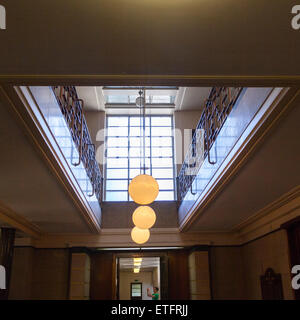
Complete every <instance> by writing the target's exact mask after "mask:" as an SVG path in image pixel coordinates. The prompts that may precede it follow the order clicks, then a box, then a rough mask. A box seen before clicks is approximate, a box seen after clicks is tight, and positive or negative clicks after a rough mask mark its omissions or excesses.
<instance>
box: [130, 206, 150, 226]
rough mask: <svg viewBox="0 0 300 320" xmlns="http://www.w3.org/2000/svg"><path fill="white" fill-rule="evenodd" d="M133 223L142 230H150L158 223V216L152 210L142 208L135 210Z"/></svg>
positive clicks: (145, 207) (146, 207)
mask: <svg viewBox="0 0 300 320" xmlns="http://www.w3.org/2000/svg"><path fill="white" fill-rule="evenodd" d="M132 221H133V223H134V225H135V226H136V227H138V228H140V229H150V228H151V227H152V226H153V225H154V223H155V221H156V214H155V212H154V210H153V209H152V208H150V207H148V206H140V207H138V208H136V209H135V210H134V212H133V215H132Z"/></svg>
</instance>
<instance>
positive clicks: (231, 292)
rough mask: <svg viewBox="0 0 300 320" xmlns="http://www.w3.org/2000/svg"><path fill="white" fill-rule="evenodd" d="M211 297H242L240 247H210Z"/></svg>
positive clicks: (242, 280) (242, 282)
mask: <svg viewBox="0 0 300 320" xmlns="http://www.w3.org/2000/svg"><path fill="white" fill-rule="evenodd" d="M211 273H212V277H211V279H212V296H213V299H221V300H223V299H243V298H244V269H243V256H242V248H241V247H214V248H211Z"/></svg>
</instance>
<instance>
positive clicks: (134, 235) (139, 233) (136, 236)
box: [131, 227, 150, 244]
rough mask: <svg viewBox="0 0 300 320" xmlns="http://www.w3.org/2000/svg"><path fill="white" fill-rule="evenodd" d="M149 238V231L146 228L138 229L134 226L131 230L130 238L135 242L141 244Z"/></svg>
mask: <svg viewBox="0 0 300 320" xmlns="http://www.w3.org/2000/svg"><path fill="white" fill-rule="evenodd" d="M149 238H150V231H149V230H148V229H140V228H137V227H134V228H133V229H132V230H131V239H132V240H133V241H134V242H135V243H137V244H143V243H145V242H147V241H148V240H149Z"/></svg>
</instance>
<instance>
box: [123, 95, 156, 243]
mask: <svg viewBox="0 0 300 320" xmlns="http://www.w3.org/2000/svg"><path fill="white" fill-rule="evenodd" d="M136 105H137V107H139V108H140V132H141V131H142V129H143V136H142V134H140V136H141V148H140V160H142V159H143V165H142V163H141V161H140V166H141V172H140V175H138V176H136V177H135V178H133V179H132V181H131V182H130V184H129V187H128V192H129V195H130V197H131V198H132V200H133V201H134V202H136V203H138V204H141V205H146V204H150V203H152V202H153V201H154V200H155V199H156V198H157V196H158V193H159V186H158V183H157V181H156V180H155V179H154V178H153V177H152V176H150V175H148V174H146V152H145V150H146V133H145V128H146V92H145V89H144V90H143V91H142V90H140V91H139V97H138V98H137V99H136ZM142 112H143V115H142ZM142 120H143V128H142ZM142 138H143V142H142ZM142 146H143V148H142ZM142 150H143V157H142V155H141V151H142ZM132 220H133V222H134V224H135V225H136V227H134V228H133V229H132V231H131V238H132V240H133V241H134V242H135V243H137V244H143V243H145V242H147V241H148V240H149V237H150V231H149V228H151V227H152V226H153V225H154V223H155V221H156V215H155V212H154V210H153V209H151V208H150V207H147V206H141V207H139V208H137V209H136V210H135V211H134V213H133V216H132Z"/></svg>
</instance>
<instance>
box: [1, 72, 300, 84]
mask: <svg viewBox="0 0 300 320" xmlns="http://www.w3.org/2000/svg"><path fill="white" fill-rule="evenodd" d="M0 83H3V84H13V85H61V84H62V83H63V84H64V85H69V84H70V85H78V86H80V85H82V86H86V85H92V86H96V85H98V86H101V85H133V84H135V85H141V84H142V85H174V84H176V85H180V86H195V87H196V86H219V85H227V86H228V85H232V86H237V85H238V86H247V87H250V86H253V87H259V86H262V87H263V86H299V85H300V76H299V75H297V74H295V75H222V74H220V75H218V74H216V75H199V74H190V75H181V74H173V75H172V74H157V75H155V74H152V75H151V74H0Z"/></svg>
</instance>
